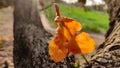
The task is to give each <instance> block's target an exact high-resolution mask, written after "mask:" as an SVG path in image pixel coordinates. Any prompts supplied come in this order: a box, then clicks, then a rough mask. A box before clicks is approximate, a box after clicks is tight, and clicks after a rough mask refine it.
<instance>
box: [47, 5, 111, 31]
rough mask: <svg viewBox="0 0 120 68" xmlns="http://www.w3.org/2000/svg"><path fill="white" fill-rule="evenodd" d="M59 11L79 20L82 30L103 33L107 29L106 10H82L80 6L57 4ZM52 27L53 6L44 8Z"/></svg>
mask: <svg viewBox="0 0 120 68" xmlns="http://www.w3.org/2000/svg"><path fill="white" fill-rule="evenodd" d="M59 7H60V13H61V14H62V15H63V16H66V17H70V18H73V19H76V20H77V21H79V22H80V23H81V24H82V26H83V29H82V30H83V31H88V32H98V33H105V32H106V30H107V29H108V22H109V21H108V14H107V13H106V12H99V11H92V10H84V9H83V8H81V7H76V6H70V5H65V4H59ZM45 14H46V16H47V17H48V19H49V21H50V24H51V25H52V27H54V26H55V24H54V17H55V9H54V6H52V7H50V8H48V9H46V10H45Z"/></svg>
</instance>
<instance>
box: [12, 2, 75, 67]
mask: <svg viewBox="0 0 120 68" xmlns="http://www.w3.org/2000/svg"><path fill="white" fill-rule="evenodd" d="M14 5H15V8H14V51H13V54H14V56H13V58H14V67H15V68H73V64H74V56H69V57H67V58H66V59H65V60H63V61H62V62H59V63H54V62H53V61H52V60H51V59H50V57H49V54H48V42H49V40H50V38H51V37H52V35H51V34H50V33H48V32H46V31H45V29H44V28H43V26H42V24H41V20H40V17H39V14H38V10H37V3H36V0H15V3H14Z"/></svg>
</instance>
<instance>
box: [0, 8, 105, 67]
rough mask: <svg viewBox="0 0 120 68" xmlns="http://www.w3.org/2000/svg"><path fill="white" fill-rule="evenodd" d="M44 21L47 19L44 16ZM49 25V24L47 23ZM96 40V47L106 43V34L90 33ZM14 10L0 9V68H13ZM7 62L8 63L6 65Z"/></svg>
mask: <svg viewBox="0 0 120 68" xmlns="http://www.w3.org/2000/svg"><path fill="white" fill-rule="evenodd" d="M42 19H43V21H46V20H47V19H46V18H45V16H44V15H43V16H42ZM46 24H47V23H46ZM90 35H91V36H92V37H93V38H94V39H95V42H96V45H99V44H101V43H102V42H103V41H104V34H99V33H90ZM12 52H13V9H12V8H11V7H8V8H4V9H0V68H3V67H4V64H7V63H8V65H9V68H14V67H13V53H12ZM6 62H7V63H6Z"/></svg>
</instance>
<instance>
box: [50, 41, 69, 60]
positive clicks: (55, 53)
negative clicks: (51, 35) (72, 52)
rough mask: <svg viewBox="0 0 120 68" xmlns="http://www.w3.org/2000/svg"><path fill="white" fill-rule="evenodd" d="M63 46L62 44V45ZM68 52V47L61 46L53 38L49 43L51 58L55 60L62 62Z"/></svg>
mask: <svg viewBox="0 0 120 68" xmlns="http://www.w3.org/2000/svg"><path fill="white" fill-rule="evenodd" d="M61 46H62V45H61ZM67 53H68V49H67V48H61V49H60V48H59V47H58V46H57V44H55V42H54V40H51V41H50V43H49V54H50V57H51V59H52V60H53V61H54V62H60V61H62V60H63V59H64V58H65V57H66V55H67Z"/></svg>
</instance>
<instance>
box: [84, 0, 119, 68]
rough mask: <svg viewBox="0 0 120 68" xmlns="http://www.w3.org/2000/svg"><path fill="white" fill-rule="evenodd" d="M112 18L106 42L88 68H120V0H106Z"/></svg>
mask: <svg viewBox="0 0 120 68" xmlns="http://www.w3.org/2000/svg"><path fill="white" fill-rule="evenodd" d="M105 1H106V3H107V5H108V13H109V16H110V28H109V30H108V32H107V34H106V40H105V42H104V43H103V44H101V45H100V47H99V48H98V49H97V52H96V54H95V55H94V56H93V57H92V59H91V61H89V63H90V64H89V65H85V67H86V68H120V0H105Z"/></svg>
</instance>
